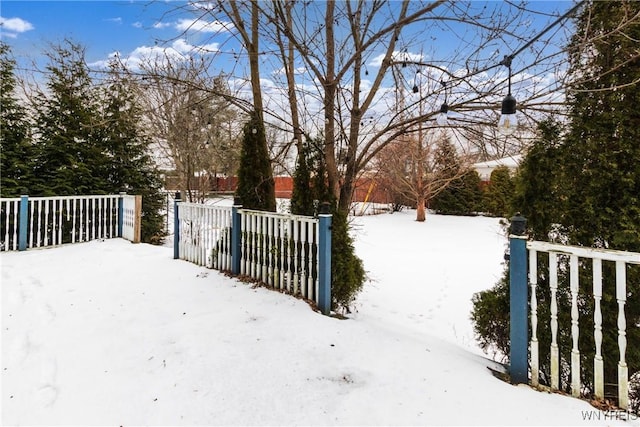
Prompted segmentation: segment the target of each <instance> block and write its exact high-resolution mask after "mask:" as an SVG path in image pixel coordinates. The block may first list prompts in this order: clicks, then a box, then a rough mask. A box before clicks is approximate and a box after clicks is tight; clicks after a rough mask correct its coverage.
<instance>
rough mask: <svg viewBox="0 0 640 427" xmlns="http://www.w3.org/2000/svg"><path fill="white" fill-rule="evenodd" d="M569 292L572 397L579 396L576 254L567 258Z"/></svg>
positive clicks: (577, 272) (577, 276)
mask: <svg viewBox="0 0 640 427" xmlns="http://www.w3.org/2000/svg"><path fill="white" fill-rule="evenodd" d="M569 269H570V271H569V274H570V292H571V339H572V348H571V394H572V395H573V397H579V396H580V350H579V348H578V339H579V334H580V329H579V327H578V317H579V312H578V288H579V274H580V273H579V271H578V256H577V255H571V256H570V258H569Z"/></svg>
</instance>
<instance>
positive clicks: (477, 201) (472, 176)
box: [429, 169, 482, 215]
mask: <svg viewBox="0 0 640 427" xmlns="http://www.w3.org/2000/svg"><path fill="white" fill-rule="evenodd" d="M481 206H482V188H481V180H480V175H478V172H476V171H475V170H473V169H471V170H469V171H468V172H466V173H465V174H464V175H462V176H461V177H459V178H456V179H454V180H453V181H451V182H450V183H449V185H448V186H447V188H445V189H444V190H442V192H441V193H440V194H438V195H436V196H435V197H434V198H433V200H432V201H431V203H430V204H429V207H430V208H431V209H434V210H435V211H436V212H438V213H439V214H443V215H474V214H476V213H477V212H479V211H480V210H481Z"/></svg>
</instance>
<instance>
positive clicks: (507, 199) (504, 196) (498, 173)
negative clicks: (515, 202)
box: [484, 166, 514, 217]
mask: <svg viewBox="0 0 640 427" xmlns="http://www.w3.org/2000/svg"><path fill="white" fill-rule="evenodd" d="M513 192H514V183H513V179H512V178H511V172H510V171H509V168H508V167H506V166H498V167H497V168H495V169H494V170H493V172H491V178H490V181H489V185H488V186H487V187H486V189H485V193H484V208H485V209H486V211H487V212H488V213H490V214H491V215H493V216H501V217H506V216H508V215H509V212H510V209H511V198H512V197H513Z"/></svg>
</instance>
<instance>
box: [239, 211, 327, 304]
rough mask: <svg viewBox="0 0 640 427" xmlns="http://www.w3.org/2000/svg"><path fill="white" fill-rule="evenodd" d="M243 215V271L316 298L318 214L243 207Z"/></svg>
mask: <svg viewBox="0 0 640 427" xmlns="http://www.w3.org/2000/svg"><path fill="white" fill-rule="evenodd" d="M240 216H241V227H242V235H241V236H242V240H241V247H242V249H241V250H242V261H241V263H240V274H242V275H245V276H249V277H251V278H252V279H256V280H259V281H261V282H263V283H265V284H267V285H269V286H272V287H274V288H276V289H280V290H284V291H286V292H288V293H290V294H293V295H300V296H302V297H303V298H306V299H310V300H312V301H316V300H317V296H318V237H319V232H318V226H319V220H318V218H312V217H304V216H296V215H282V214H275V213H270V212H260V211H252V210H244V209H243V210H241V211H240Z"/></svg>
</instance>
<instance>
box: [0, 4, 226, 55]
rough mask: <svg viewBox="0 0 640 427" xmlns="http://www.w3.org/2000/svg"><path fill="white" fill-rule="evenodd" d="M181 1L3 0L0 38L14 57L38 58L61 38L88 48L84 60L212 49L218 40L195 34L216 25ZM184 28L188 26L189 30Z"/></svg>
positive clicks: (207, 31) (213, 28) (202, 32)
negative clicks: (185, 10)
mask: <svg viewBox="0 0 640 427" xmlns="http://www.w3.org/2000/svg"><path fill="white" fill-rule="evenodd" d="M178 4H179V3H171V4H168V3H167V2H147V1H11V0H9V1H3V2H2V10H1V12H0V13H1V15H0V32H1V37H2V40H3V41H5V42H6V43H8V44H9V45H10V46H11V48H12V52H13V54H14V55H15V56H16V57H17V58H25V57H29V58H37V57H38V56H39V55H40V54H42V52H43V51H44V50H45V49H46V48H47V46H48V45H49V44H50V43H53V44H57V43H59V42H61V41H63V40H64V39H65V38H69V39H71V40H73V41H74V42H77V43H80V44H82V45H83V46H85V47H86V48H87V50H86V53H87V57H86V59H87V62H88V63H90V64H99V63H101V62H102V61H105V60H106V59H108V58H109V57H110V56H111V55H114V54H115V53H116V52H117V53H119V54H120V55H121V57H127V58H130V61H131V62H133V63H135V62H136V61H137V60H139V58H140V57H142V56H145V55H151V54H153V53H157V52H160V51H168V54H169V55H179V54H185V53H187V52H190V51H192V50H193V48H194V47H196V46H197V47H198V48H201V49H205V50H209V51H215V50H217V49H218V46H217V44H216V43H203V44H202V45H200V44H198V43H196V42H195V41H194V40H193V37H194V35H195V34H200V36H202V35H204V34H206V33H209V34H211V33H213V32H216V31H218V32H219V31H220V30H221V28H220V26H219V25H216V24H215V23H209V24H204V23H199V24H198V25H197V26H194V21H193V20H192V19H189V18H188V17H185V16H184V15H183V16H180V14H179V13H177V12H176V7H177V6H176V5H178ZM187 30H188V31H187Z"/></svg>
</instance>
